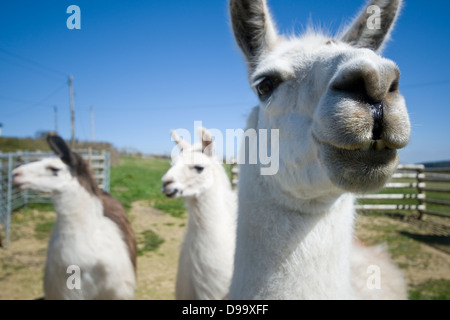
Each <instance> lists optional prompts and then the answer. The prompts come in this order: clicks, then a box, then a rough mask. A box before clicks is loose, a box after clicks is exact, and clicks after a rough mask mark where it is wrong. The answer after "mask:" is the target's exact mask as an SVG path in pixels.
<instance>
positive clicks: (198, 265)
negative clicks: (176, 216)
mask: <svg viewBox="0 0 450 320" xmlns="http://www.w3.org/2000/svg"><path fill="white" fill-rule="evenodd" d="M172 135H173V137H174V140H175V141H177V143H178V146H179V147H181V148H182V152H181V153H180V154H179V155H178V157H177V158H176V159H175V161H174V163H173V165H172V167H171V168H170V169H169V170H168V171H167V173H166V174H165V175H164V177H163V178H162V182H163V189H162V191H163V192H164V193H165V194H166V195H168V196H171V197H184V199H185V204H186V208H187V212H188V225H187V229H186V232H185V236H184V240H183V243H182V246H181V251H180V255H179V262H178V272H177V280H176V292H175V298H176V299H178V300H194V299H199V300H210V299H211V300H218V299H224V298H225V297H226V296H227V295H228V290H229V285H230V281H231V276H232V272H233V259H234V249H235V237H236V214H237V212H236V194H235V192H234V191H233V190H232V188H231V183H230V179H229V177H228V176H227V174H226V171H225V169H224V167H223V165H222V164H221V163H219V162H218V161H217V159H216V158H215V157H214V156H213V154H214V153H213V152H211V151H212V149H211V148H212V147H213V146H212V140H211V136H210V134H209V132H208V131H207V130H206V129H203V128H201V129H200V136H201V137H202V144H200V145H197V144H194V145H189V144H187V143H186V142H185V141H183V140H180V139H179V138H178V136H177V135H176V133H174V132H172ZM196 167H197V169H196ZM200 167H201V168H203V169H201V170H202V171H201V172H198V170H200V169H199V168H200Z"/></svg>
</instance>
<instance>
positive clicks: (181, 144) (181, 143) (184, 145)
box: [170, 130, 190, 150]
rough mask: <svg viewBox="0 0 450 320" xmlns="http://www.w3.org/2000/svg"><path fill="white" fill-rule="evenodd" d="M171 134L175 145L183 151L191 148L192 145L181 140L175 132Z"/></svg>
mask: <svg viewBox="0 0 450 320" xmlns="http://www.w3.org/2000/svg"><path fill="white" fill-rule="evenodd" d="M170 134H171V136H172V140H173V141H175V143H176V144H177V145H178V147H179V148H180V149H181V150H183V149H187V148H189V147H190V145H189V144H188V143H187V142H186V141H184V140H183V139H181V138H180V137H179V136H178V135H177V133H176V132H175V130H172V131H170Z"/></svg>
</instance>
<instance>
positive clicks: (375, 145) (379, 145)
mask: <svg viewBox="0 0 450 320" xmlns="http://www.w3.org/2000/svg"><path fill="white" fill-rule="evenodd" d="M356 150H361V151H371V150H372V151H381V150H391V149H390V148H388V147H387V146H386V144H385V143H384V141H383V140H370V141H368V142H366V143H365V144H364V145H363V146H362V147H361V148H359V149H356Z"/></svg>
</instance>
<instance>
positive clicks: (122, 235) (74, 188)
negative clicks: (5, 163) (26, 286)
mask: <svg viewBox="0 0 450 320" xmlns="http://www.w3.org/2000/svg"><path fill="white" fill-rule="evenodd" d="M47 141H48V143H49V145H50V147H51V148H52V150H53V151H54V152H55V153H56V154H57V155H58V156H59V157H51V158H45V159H42V160H40V161H36V162H32V163H29V164H24V165H22V166H20V167H18V168H16V169H15V170H14V171H13V183H14V184H15V185H17V186H18V187H20V188H21V189H32V190H38V191H43V192H51V196H52V200H53V203H54V207H55V211H56V214H57V218H56V222H55V226H54V228H53V230H52V235H51V238H50V241H49V244H48V248H47V261H46V265H45V275H44V295H45V296H44V298H45V299H48V300H60V299H65V300H72V299H77V300H78V299H80V300H93V299H101V300H113V299H133V298H134V293H135V288H136V241H135V237H134V232H133V230H132V228H131V225H130V223H129V221H128V219H127V214H126V212H125V210H124V209H123V207H122V205H121V204H120V202H119V201H117V200H116V199H114V198H113V197H112V196H111V195H109V194H108V193H106V192H104V191H103V190H101V189H100V188H99V187H98V185H97V182H96V181H95V180H94V178H93V176H92V173H91V171H90V169H89V167H88V164H87V163H86V162H85V161H84V160H83V158H81V156H80V155H78V154H77V153H75V152H72V151H71V150H70V149H69V147H68V146H67V145H66V143H65V142H64V140H63V139H62V138H61V137H59V136H55V135H49V136H48V138H47Z"/></svg>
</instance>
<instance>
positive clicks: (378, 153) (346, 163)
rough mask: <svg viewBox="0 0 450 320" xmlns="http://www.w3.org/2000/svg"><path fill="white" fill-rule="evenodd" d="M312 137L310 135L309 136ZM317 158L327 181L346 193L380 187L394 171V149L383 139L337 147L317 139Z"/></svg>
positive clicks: (396, 160)
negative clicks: (352, 146) (359, 144)
mask: <svg viewBox="0 0 450 320" xmlns="http://www.w3.org/2000/svg"><path fill="white" fill-rule="evenodd" d="M313 136H314V135H313ZM314 139H315V141H316V143H317V145H318V146H319V158H320V161H321V163H322V164H323V165H324V167H325V168H326V170H327V173H328V176H329V178H330V179H331V181H332V182H333V183H334V184H336V185H337V186H339V187H340V188H342V189H344V190H346V191H350V192H367V191H372V190H377V189H380V188H382V187H383V186H384V184H385V183H386V182H387V180H388V179H389V178H390V177H391V175H392V174H393V173H394V172H395V169H396V167H397V164H398V152H397V150H396V149H391V148H389V147H388V146H387V145H386V143H385V142H384V141H383V140H370V141H368V142H366V143H364V145H362V146H358V147H355V148H352V149H350V148H341V147H338V146H334V145H332V144H329V143H326V142H323V141H320V140H319V139H317V137H314Z"/></svg>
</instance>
